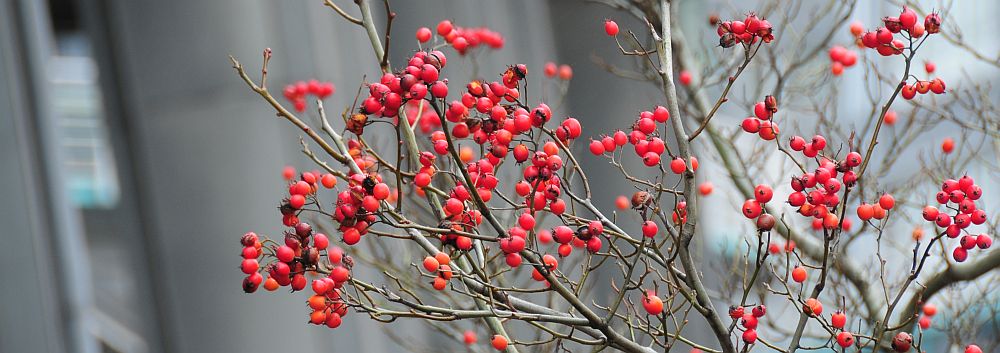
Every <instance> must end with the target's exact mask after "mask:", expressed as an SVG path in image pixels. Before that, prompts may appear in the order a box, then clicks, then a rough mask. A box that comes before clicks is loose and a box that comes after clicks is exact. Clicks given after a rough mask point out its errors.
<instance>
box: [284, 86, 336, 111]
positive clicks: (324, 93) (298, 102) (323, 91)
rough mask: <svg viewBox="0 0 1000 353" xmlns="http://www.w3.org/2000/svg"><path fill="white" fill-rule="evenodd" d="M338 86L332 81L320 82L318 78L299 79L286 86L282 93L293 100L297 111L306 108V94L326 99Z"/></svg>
mask: <svg viewBox="0 0 1000 353" xmlns="http://www.w3.org/2000/svg"><path fill="white" fill-rule="evenodd" d="M336 90H337V88H336V87H335V86H334V85H333V83H332V82H319V81H317V80H309V81H308V82H306V81H299V82H296V83H293V84H289V85H286V86H285V89H284V90H282V94H283V95H284V96H285V98H286V99H288V100H289V101H291V102H292V105H293V106H294V108H295V111H297V112H304V111H305V110H306V96H307V95H310V94H311V95H314V96H316V98H319V99H324V98H326V97H329V96H330V95H331V94H333V93H334V92H335V91H336Z"/></svg>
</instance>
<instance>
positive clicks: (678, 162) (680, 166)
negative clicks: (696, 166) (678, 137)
mask: <svg viewBox="0 0 1000 353" xmlns="http://www.w3.org/2000/svg"><path fill="white" fill-rule="evenodd" d="M685 169H687V165H685V163H684V159H682V158H680V157H677V158H674V160H672V161H670V171H672V172H674V174H681V173H683V172H684V170H685Z"/></svg>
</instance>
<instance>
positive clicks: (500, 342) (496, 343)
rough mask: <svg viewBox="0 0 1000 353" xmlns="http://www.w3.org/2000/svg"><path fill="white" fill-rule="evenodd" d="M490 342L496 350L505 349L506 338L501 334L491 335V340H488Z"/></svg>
mask: <svg viewBox="0 0 1000 353" xmlns="http://www.w3.org/2000/svg"><path fill="white" fill-rule="evenodd" d="M490 344H492V345H493V348H495V349H496V350H498V351H502V350H505V349H507V338H506V337H504V336H501V335H493V340H491V341H490Z"/></svg>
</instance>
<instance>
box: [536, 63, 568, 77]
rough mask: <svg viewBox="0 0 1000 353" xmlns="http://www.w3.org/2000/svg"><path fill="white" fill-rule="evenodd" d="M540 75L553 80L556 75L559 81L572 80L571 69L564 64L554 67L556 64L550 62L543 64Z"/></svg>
mask: <svg viewBox="0 0 1000 353" xmlns="http://www.w3.org/2000/svg"><path fill="white" fill-rule="evenodd" d="M542 73H544V74H545V77H548V78H554V77H556V76H557V75H558V76H559V79H560V80H563V81H569V80H570V79H572V78H573V67H571V66H569V65H566V64H562V65H556V63H554V62H551V61H550V62H547V63H545V66H544V67H543V68H542Z"/></svg>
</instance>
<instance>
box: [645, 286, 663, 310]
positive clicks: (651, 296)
mask: <svg viewBox="0 0 1000 353" xmlns="http://www.w3.org/2000/svg"><path fill="white" fill-rule="evenodd" d="M642 307H643V309H646V313H648V314H649V315H660V313H662V312H663V300H662V299H660V297H658V296H656V293H655V292H653V291H652V290H649V291H646V295H645V296H643V297H642Z"/></svg>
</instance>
